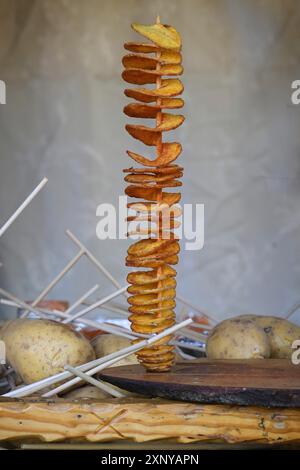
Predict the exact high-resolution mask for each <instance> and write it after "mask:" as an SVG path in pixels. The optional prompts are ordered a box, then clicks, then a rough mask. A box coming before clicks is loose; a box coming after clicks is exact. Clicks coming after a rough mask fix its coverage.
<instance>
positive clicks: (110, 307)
mask: <svg viewBox="0 0 300 470" xmlns="http://www.w3.org/2000/svg"><path fill="white" fill-rule="evenodd" d="M102 308H103V309H104V310H108V311H109V312H114V313H118V314H119V315H122V316H126V317H128V311H127V310H125V309H123V308H121V307H117V306H114V305H104V306H103V307H102Z"/></svg>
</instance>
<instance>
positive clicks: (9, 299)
mask: <svg viewBox="0 0 300 470" xmlns="http://www.w3.org/2000/svg"><path fill="white" fill-rule="evenodd" d="M47 181H48V180H47V178H44V179H43V180H42V181H41V182H40V184H39V185H38V186H37V187H36V188H35V189H34V190H33V191H32V193H31V194H30V195H29V196H28V197H27V198H26V199H25V201H24V202H23V203H22V204H21V205H20V207H19V208H18V209H17V210H16V211H15V212H14V214H13V215H12V216H11V217H10V218H9V219H8V220H7V222H6V223H5V224H4V225H3V226H2V227H1V228H0V237H1V236H2V235H3V234H4V233H5V232H6V230H7V229H8V228H9V227H10V225H11V224H12V223H13V222H14V220H15V219H16V218H17V217H18V216H19V215H20V214H21V213H22V212H23V210H24V209H25V207H26V206H27V205H28V204H29V203H30V202H31V201H32V200H33V198H34V197H35V196H36V195H37V194H38V193H39V192H40V190H41V189H42V188H43V187H44V186H45V184H46V183H47ZM66 234H67V236H68V237H69V238H70V239H71V240H72V241H73V242H74V243H75V244H76V246H77V247H78V252H77V254H76V255H75V256H74V257H73V258H72V259H71V260H70V261H69V262H68V263H67V264H66V265H65V267H64V268H63V269H62V270H61V271H60V272H59V273H58V274H57V275H56V276H55V278H54V279H53V280H52V281H51V282H50V283H49V284H48V285H47V286H46V287H45V288H44V289H43V290H42V292H41V293H40V294H39V295H38V296H37V297H36V298H35V299H34V301H33V302H30V304H29V303H27V302H25V301H23V300H21V299H20V298H18V297H17V296H16V295H14V294H12V293H11V292H8V291H7V290H4V289H2V288H0V295H1V296H2V298H0V303H1V304H3V305H6V306H10V307H17V308H19V309H22V313H21V315H20V316H21V317H22V318H25V317H27V316H28V315H29V314H34V316H35V317H37V318H52V319H55V320H56V321H59V322H62V323H72V324H73V325H74V327H75V328H76V327H77V328H79V327H80V326H82V325H84V326H87V327H90V328H93V329H96V330H101V331H102V332H106V333H111V334H114V335H117V336H122V337H125V338H128V339H130V340H132V341H134V340H136V339H137V338H139V339H140V341H139V342H138V343H137V344H133V345H132V346H129V347H127V348H124V349H122V350H120V351H117V352H115V353H113V354H110V355H108V356H105V357H102V358H101V359H96V360H94V361H91V362H89V363H86V364H82V365H81V366H79V367H76V368H74V367H72V366H70V365H68V364H66V365H65V371H64V372H61V373H59V374H56V375H54V376H51V377H48V378H46V379H43V380H40V381H38V382H35V383H33V384H30V385H25V386H21V387H17V388H15V389H13V390H12V391H10V392H8V393H6V394H5V395H4V396H6V397H24V396H28V395H32V394H34V393H37V392H38V391H40V390H43V389H44V388H47V387H49V386H54V385H55V384H57V383H60V385H59V386H57V387H55V388H52V389H51V390H50V391H46V392H45V393H44V394H43V396H44V397H50V396H53V395H56V394H57V393H60V392H61V391H63V390H65V389H67V388H69V387H70V386H72V385H74V384H77V383H78V382H81V381H85V382H87V383H90V384H93V385H95V386H96V387H98V388H101V389H102V390H104V391H106V392H108V393H110V394H111V395H112V396H118V397H120V396H122V393H121V392H119V391H117V390H115V389H114V388H112V387H110V386H109V385H107V384H105V383H103V382H101V381H99V380H96V379H94V378H93V377H92V376H93V375H95V374H96V373H98V372H99V371H101V370H102V369H104V368H106V367H109V366H111V365H112V364H114V363H115V362H118V361H119V360H120V359H123V358H124V357H127V356H128V355H130V354H133V353H134V352H136V351H138V350H140V349H142V348H143V347H146V346H148V347H149V345H150V344H153V343H155V342H156V341H158V340H159V339H161V338H163V337H164V336H167V335H169V334H171V333H174V332H177V333H178V334H179V335H180V336H177V337H175V339H174V340H173V344H174V345H175V346H176V350H177V352H178V354H180V355H181V356H182V357H184V358H185V359H188V358H191V357H192V358H193V356H190V355H188V354H186V352H184V350H191V351H193V352H194V351H197V352H198V353H199V352H202V353H203V351H204V350H205V341H206V337H207V333H208V331H209V330H210V329H211V328H212V327H213V325H215V324H216V323H217V319H216V318H213V317H212V316H211V315H210V314H207V313H206V312H203V311H202V309H200V308H198V307H197V306H195V305H193V304H192V303H191V302H189V301H188V300H186V299H185V298H184V297H182V296H181V295H177V300H178V301H179V302H180V303H181V304H183V306H184V309H183V310H182V312H181V315H180V316H181V318H183V316H187V313H188V312H187V311H186V310H185V308H186V307H187V308H188V309H190V311H191V312H193V313H194V314H195V315H196V316H197V322H194V321H193V319H192V318H187V319H183V321H180V322H178V323H176V324H175V325H174V326H172V327H171V328H168V329H166V330H165V331H163V332H162V333H160V334H155V335H144V334H140V333H135V332H132V331H131V330H130V329H129V328H126V327H124V326H121V325H116V324H112V323H111V322H110V321H109V320H108V321H106V320H105V321H98V320H95V319H89V318H86V315H87V314H88V313H90V312H92V311H95V310H96V309H100V308H101V309H104V310H106V311H109V312H114V313H115V314H117V315H119V316H120V315H121V316H123V317H125V318H126V317H127V315H128V313H127V310H126V308H125V307H123V306H122V305H121V306H120V305H118V306H115V305H112V304H109V303H110V302H111V301H112V300H114V299H116V298H117V297H119V296H125V297H127V295H128V294H127V292H126V290H127V287H128V286H127V285H124V286H122V285H121V284H120V283H119V282H118V280H117V279H116V278H115V277H114V276H113V275H112V274H111V273H110V272H109V271H108V270H107V269H106V267H104V266H103V264H102V263H101V262H100V261H99V260H98V259H97V258H96V257H95V256H94V254H93V253H92V252H91V251H90V250H89V249H88V248H87V247H86V246H85V245H84V244H83V243H82V242H81V241H80V240H79V239H78V238H77V237H76V236H75V235H74V234H73V233H72V232H71V231H70V230H66ZM83 256H85V257H86V258H87V259H88V260H89V261H90V262H91V263H92V264H93V265H94V266H95V267H96V268H97V269H98V270H99V271H100V272H101V273H102V274H103V275H104V276H105V277H106V278H107V279H108V280H109V281H110V283H111V284H112V286H113V287H114V291H113V292H112V293H111V294H109V295H107V296H105V297H103V298H101V299H99V300H97V301H95V302H93V303H90V302H89V301H88V299H89V297H90V296H91V295H92V294H94V293H95V292H96V291H97V290H98V289H99V285H98V284H96V285H94V286H93V287H92V288H90V289H89V290H88V291H87V292H85V293H83V294H82V295H81V296H80V297H79V298H78V299H77V300H76V301H75V302H74V303H73V304H72V305H71V306H69V307H68V309H67V310H65V311H60V310H50V309H46V308H41V307H40V306H39V305H40V303H41V301H43V300H44V299H45V298H46V296H47V295H48V293H49V292H50V291H51V290H52V289H53V288H54V287H55V286H56V285H57V284H58V283H59V282H60V281H61V280H62V279H63V277H64V276H65V275H66V274H67V273H68V272H69V271H70V270H71V269H72V268H73V267H74V266H75V264H76V263H77V262H78V261H79V259H81V258H82V257H83ZM189 315H190V314H189ZM188 326H189V327H192V328H187V327H188ZM197 329H198V331H197ZM179 330H180V331H179ZM191 343H193V344H191ZM182 348H184V350H182ZM10 372H11V370H10V369H7V370H6V372H5V374H6V376H8V377H10V376H11V374H10ZM71 377H73V378H71ZM66 379H71V380H69V381H66V382H64V383H63V384H61V381H62V380H66ZM11 385H12V384H11Z"/></svg>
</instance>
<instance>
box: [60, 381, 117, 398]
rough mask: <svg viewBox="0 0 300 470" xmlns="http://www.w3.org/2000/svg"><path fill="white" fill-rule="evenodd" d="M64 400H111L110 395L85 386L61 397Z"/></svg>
mask: <svg viewBox="0 0 300 470" xmlns="http://www.w3.org/2000/svg"><path fill="white" fill-rule="evenodd" d="M63 398H64V399H67V400H68V399H69V400H80V399H84V398H86V399H94V400H95V399H96V400H102V399H104V398H111V395H109V394H108V393H106V392H104V391H103V390H100V389H99V388H97V387H94V386H93V385H85V386H84V387H80V388H76V389H75V390H71V391H70V392H68V393H66V394H65V395H64V396H63Z"/></svg>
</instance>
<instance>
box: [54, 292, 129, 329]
mask: <svg viewBox="0 0 300 470" xmlns="http://www.w3.org/2000/svg"><path fill="white" fill-rule="evenodd" d="M127 287H128V286H125V287H121V289H119V290H117V291H115V292H113V293H112V294H110V295H108V296H106V297H104V298H103V299H101V300H98V301H97V302H95V303H94V304H92V305H90V306H89V307H86V308H84V309H83V310H80V312H77V313H74V315H71V316H69V317H68V318H66V319H65V320H64V321H63V323H70V322H71V321H73V320H77V319H78V318H80V317H83V316H84V315H86V314H87V313H88V312H90V311H91V310H95V308H98V307H101V305H103V304H106V303H107V302H109V301H110V300H112V299H114V298H115V297H118V296H119V295H120V294H123V292H125V291H126V290H127Z"/></svg>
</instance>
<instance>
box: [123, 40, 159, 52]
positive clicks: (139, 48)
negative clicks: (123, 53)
mask: <svg viewBox="0 0 300 470" xmlns="http://www.w3.org/2000/svg"><path fill="white" fill-rule="evenodd" d="M124 48H125V49H126V50H127V51H130V52H137V53H142V54H148V53H152V52H158V51H159V50H160V48H159V47H158V46H156V45H155V44H150V43H144V44H143V43H140V42H126V43H125V44H124Z"/></svg>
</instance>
